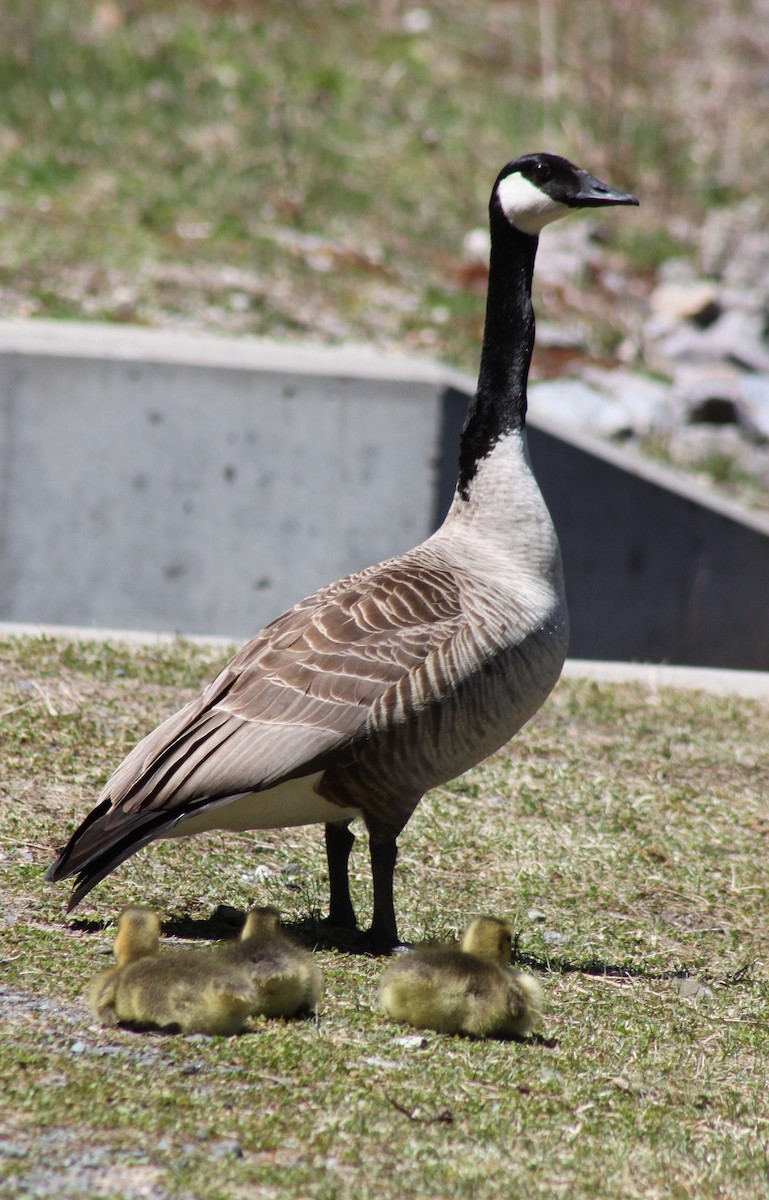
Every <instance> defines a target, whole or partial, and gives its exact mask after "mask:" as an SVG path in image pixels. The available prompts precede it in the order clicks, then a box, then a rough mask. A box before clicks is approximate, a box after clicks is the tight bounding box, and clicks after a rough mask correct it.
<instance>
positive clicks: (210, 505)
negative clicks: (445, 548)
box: [0, 321, 769, 670]
mask: <svg viewBox="0 0 769 1200" xmlns="http://www.w3.org/2000/svg"><path fill="white" fill-rule="evenodd" d="M472 387H473V381H472V380H469V379H467V378H466V377H465V376H462V375H460V374H458V373H456V372H451V371H449V370H448V369H447V368H444V367H441V366H440V365H438V364H435V363H432V362H427V361H423V360H413V359H405V358H397V357H393V356H386V355H384V354H380V353H376V352H373V351H370V350H367V349H366V350H363V349H354V348H329V347H320V348H307V347H295V346H279V345H276V344H274V343H270V342H261V341H255V340H248V339H242V340H241V339H227V338H215V337H210V336H205V337H193V336H191V335H186V334H167V333H164V332H159V331H146V330H136V329H123V328H111V327H106V326H98V325H77V324H74V323H72V324H69V323H59V322H48V321H35V322H0V620H5V621H22V622H39V623H45V624H65V625H89V624H93V625H99V626H111V627H118V628H124V629H154V630H171V631H177V632H181V633H196V632H204V633H207V634H224V635H230V636H233V637H237V638H241V637H245V636H247V635H249V634H251V633H253V632H255V631H256V630H257V629H258V628H259V627H260V626H261V625H262V624H264V623H265V622H266V621H267V620H269V619H270V618H272V617H273V616H275V615H277V614H278V613H279V612H280V611H282V610H283V608H285V607H287V606H288V605H289V604H291V603H293V602H294V601H295V600H297V599H299V598H300V597H302V596H304V595H306V594H307V593H308V592H310V591H312V590H313V589H314V588H316V587H317V586H319V585H320V584H322V583H326V582H329V581H331V580H333V579H335V578H337V577H338V576H340V575H342V574H344V573H346V572H348V571H352V570H355V569H356V568H358V567H361V566H365V565H367V564H368V563H370V562H374V561H376V560H377V559H380V558H384V557H387V556H388V555H390V554H394V553H398V552H399V551H401V550H405V549H407V548H408V547H409V546H411V545H414V544H415V543H416V542H418V541H420V540H421V539H422V538H424V537H425V536H427V534H428V533H429V532H430V531H431V529H432V528H434V527H435V525H436V524H437V523H438V521H439V520H440V518H441V517H442V515H443V512H445V508H446V506H447V504H448V502H449V500H450V497H451V493H452V490H453V484H454V475H455V463H456V445H457V441H458V437H459V431H460V429H461V424H462V420H463V418H464V413H465V409H466V406H467V401H468V399H469V396H470V394H471V392H472ZM530 445H531V452H532V460H533V462H534V467H535V470H536V472H537V475H538V478H539V479H540V483H541V485H542V489H543V491H544V493H545V497H546V499H547V501H548V504H549V505H550V508H551V511H552V513H553V517H554V520H555V523H556V526H557V528H558V532H559V536H560V538H561V544H562V548H563V552H564V564H565V569H566V576H567V586H568V590H569V601H570V608H571V611H572V627H573V634H572V647H571V649H572V653H573V654H575V655H577V656H579V657H584V658H597V659H608V658H622V659H639V660H649V661H658V662H659V661H669V662H674V663H688V664H699V665H703V666H729V667H736V668H748V669H764V670H765V669H769V622H766V620H765V612H766V607H767V604H766V598H767V595H769V522H767V521H765V520H763V519H761V518H758V517H755V516H752V515H750V514H748V513H746V512H744V511H743V510H742V509H740V508H738V507H737V506H733V505H728V504H724V503H722V502H720V501H715V500H713V498H712V497H711V496H710V495H709V494H706V493H704V492H702V491H700V490H699V489H694V488H690V487H688V486H687V485H682V484H681V483H680V482H679V480H678V479H677V478H676V477H674V476H672V475H671V474H670V473H669V472H665V471H662V470H659V469H656V468H654V467H651V466H649V465H648V464H645V463H642V462H639V461H638V460H636V459H634V458H632V457H630V456H629V455H627V454H624V453H622V452H621V451H618V450H615V449H613V448H612V447H607V446H606V445H604V444H603V443H598V442H596V441H594V440H592V439H587V438H580V437H576V436H575V435H573V434H572V433H567V432H566V431H563V430H556V429H553V428H551V427H546V426H544V425H543V424H542V423H541V422H539V423H536V424H535V423H533V422H532V424H531V427H530Z"/></svg>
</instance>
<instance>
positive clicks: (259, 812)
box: [163, 771, 360, 838]
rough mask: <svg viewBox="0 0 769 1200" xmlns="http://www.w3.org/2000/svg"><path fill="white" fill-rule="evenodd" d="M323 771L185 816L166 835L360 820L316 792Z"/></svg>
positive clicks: (176, 835) (289, 780)
mask: <svg viewBox="0 0 769 1200" xmlns="http://www.w3.org/2000/svg"><path fill="white" fill-rule="evenodd" d="M322 774H323V772H322V771H319V772H318V773H317V774H315V775H305V776H304V777H303V778H301V779H288V780H286V782H285V783H279V784H278V785H277V786H276V787H273V788H267V789H266V790H265V791H263V792H248V793H247V794H246V795H244V796H234V797H233V799H232V800H227V801H225V802H224V803H223V804H216V805H212V806H211V807H210V808H207V809H202V810H201V811H200V812H197V813H193V815H192V816H190V817H185V818H183V819H182V820H181V821H179V823H178V824H177V825H174V826H173V827H172V828H171V829H169V830H168V832H167V833H165V834H164V835H163V836H164V837H166V838H176V837H189V836H190V835H192V834H194V833H204V832H205V831H206V830H207V829H230V830H233V831H234V832H237V833H243V832H244V831H245V830H248V829H282V828H283V827H284V826H288V825H315V824H318V823H320V824H325V822H326V821H349V820H351V819H352V818H353V817H359V816H360V812H359V811H358V809H357V808H340V807H339V805H338V804H331V803H330V801H328V800H324V799H323V797H322V796H319V795H318V793H317V792H316V791H315V784H316V783H317V782H318V780H319V779H320V777H321V775H322Z"/></svg>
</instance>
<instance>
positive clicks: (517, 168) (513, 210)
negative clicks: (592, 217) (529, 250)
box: [491, 154, 638, 237]
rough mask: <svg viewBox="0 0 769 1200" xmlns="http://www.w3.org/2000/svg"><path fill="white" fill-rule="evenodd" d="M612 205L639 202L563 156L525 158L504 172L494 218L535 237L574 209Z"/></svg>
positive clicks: (497, 186) (496, 188) (495, 194)
mask: <svg viewBox="0 0 769 1200" xmlns="http://www.w3.org/2000/svg"><path fill="white" fill-rule="evenodd" d="M612 204H638V200H637V199H636V197H635V196H631V195H630V194H629V193H628V192H620V191H618V190H617V188H614V187H611V186H610V185H609V184H608V183H603V182H602V181H601V180H600V179H596V178H595V176H594V175H589V174H588V172H587V171H583V170H582V168H581V167H576V166H575V165H574V163H572V162H569V160H568V158H562V157H561V156H560V154H524V155H522V157H521V158H515V159H513V161H512V162H509V163H508V164H507V166H506V167H503V169H502V170H501V171H500V173H499V175H498V177H497V181H496V183H495V184H494V190H493V191H492V193H491V212H492V218H493V217H494V215H495V214H496V215H497V216H499V215H501V216H502V217H503V218H504V219H505V220H507V221H508V222H509V223H510V224H511V225H513V226H515V228H516V229H518V230H520V232H521V233H527V234H529V235H530V236H531V237H537V236H538V235H539V234H540V233H541V231H542V230H543V229H544V227H545V225H549V224H550V222H551V221H557V220H558V219H559V218H560V217H565V216H566V215H567V214H568V213H569V212H572V211H573V210H574V209H577V208H603V207H606V206H607V205H612Z"/></svg>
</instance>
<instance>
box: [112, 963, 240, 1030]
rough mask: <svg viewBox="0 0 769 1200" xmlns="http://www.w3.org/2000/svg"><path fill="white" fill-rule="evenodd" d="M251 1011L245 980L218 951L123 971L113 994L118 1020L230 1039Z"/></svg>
mask: <svg viewBox="0 0 769 1200" xmlns="http://www.w3.org/2000/svg"><path fill="white" fill-rule="evenodd" d="M252 1011H253V989H252V988H251V986H250V982H249V979H248V975H247V973H246V972H245V971H243V970H240V969H238V968H237V967H236V966H234V965H233V964H231V963H228V962H227V961H226V960H225V959H224V957H223V956H222V954H221V953H220V952H219V951H218V949H206V950H181V951H171V952H170V953H168V954H163V955H160V956H159V957H157V958H152V959H144V960H142V961H140V962H137V963H133V964H131V965H130V966H128V967H126V968H125V970H124V971H122V973H121V974H120V976H119V978H118V981H117V987H116V990H115V1014H116V1016H117V1019H118V1020H119V1021H122V1022H124V1023H126V1024H129V1025H137V1026H140V1027H147V1026H150V1027H156V1028H158V1029H165V1030H169V1031H175V1032H177V1031H178V1032H180V1033H206V1034H209V1035H211V1036H222V1037H229V1036H231V1035H232V1034H236V1033H240V1031H241V1030H242V1028H243V1026H244V1025H245V1023H246V1021H247V1020H248V1018H249V1016H250V1015H251V1013H252Z"/></svg>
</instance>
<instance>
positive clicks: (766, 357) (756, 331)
mask: <svg viewBox="0 0 769 1200" xmlns="http://www.w3.org/2000/svg"><path fill="white" fill-rule="evenodd" d="M645 333H646V336H647V338H650V339H651V341H652V342H654V343H656V344H655V346H654V351H655V352H656V355H657V356H658V358H659V356H661V357H662V358H663V359H669V360H671V361H672V362H673V363H681V362H683V363H686V362H689V363H717V362H727V363H735V364H736V365H737V366H740V367H745V368H747V369H748V370H750V371H766V372H769V347H768V346H767V344H766V342H765V341H764V337H763V320H762V318H761V316H760V314H758V313H745V312H739V311H737V310H734V309H733V310H731V311H730V312H725V313H722V315H721V316H720V317H719V318H718V320H717V321H715V322H714V323H713V324H712V325H710V326H708V328H707V329H698V328H696V327H695V326H694V325H692V324H690V323H685V324H680V325H677V326H676V327H675V328H674V329H673V330H672V331H671V332H669V333H667V334H665V333H664V332H662V331H661V330H660V327H659V326H655V325H654V323H653V322H650V323H648V324H647V327H646V330H645Z"/></svg>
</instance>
